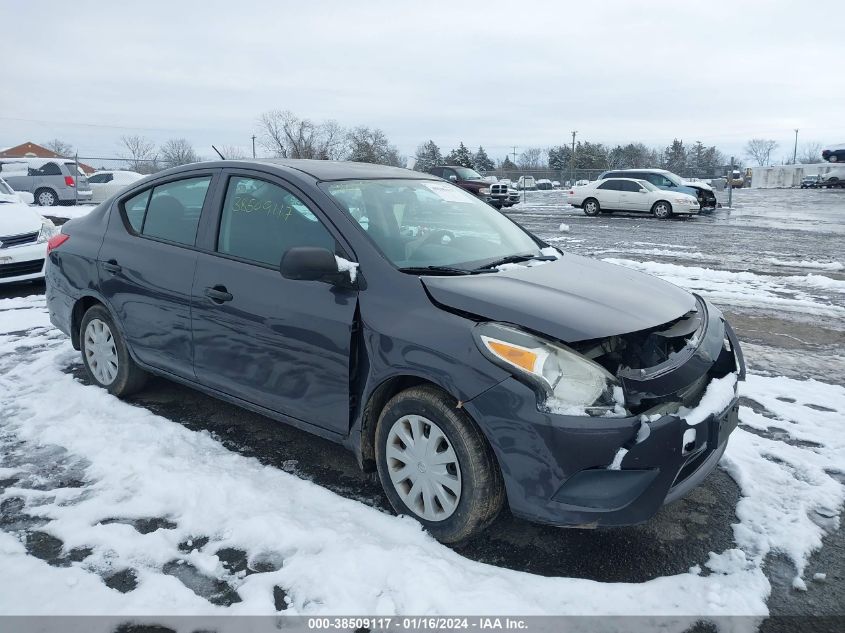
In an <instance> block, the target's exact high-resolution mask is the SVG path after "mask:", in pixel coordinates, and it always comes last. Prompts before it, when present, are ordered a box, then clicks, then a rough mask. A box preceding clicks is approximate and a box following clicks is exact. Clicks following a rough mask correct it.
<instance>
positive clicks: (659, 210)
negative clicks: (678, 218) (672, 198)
mask: <svg viewBox="0 0 845 633" xmlns="http://www.w3.org/2000/svg"><path fill="white" fill-rule="evenodd" d="M651 212H652V214H653V215H654V217H656V218H657V219H658V220H667V219H669V218H671V217H672V205H671V204H669V203H668V202H666V201H665V200H658V201H657V202H655V203H654V204H653V205H652V207H651Z"/></svg>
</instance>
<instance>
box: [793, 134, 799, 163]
mask: <svg viewBox="0 0 845 633" xmlns="http://www.w3.org/2000/svg"><path fill="white" fill-rule="evenodd" d="M797 157H798V128H795V147H794V148H793V149H792V164H793V165H794V164H795V160H796V158H797Z"/></svg>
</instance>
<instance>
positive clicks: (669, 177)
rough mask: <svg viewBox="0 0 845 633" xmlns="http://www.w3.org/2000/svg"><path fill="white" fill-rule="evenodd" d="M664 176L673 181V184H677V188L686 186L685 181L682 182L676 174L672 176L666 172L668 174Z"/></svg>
mask: <svg viewBox="0 0 845 633" xmlns="http://www.w3.org/2000/svg"><path fill="white" fill-rule="evenodd" d="M663 175H664V176H666V178H668V179H669V180H671V181H672V182H673V183H675V186H677V187H682V186H683V185H684V182H683V180H681V179H680V178H679V177H678V176H676V175H675V174H671V173H669V172H666V173H664V174H663Z"/></svg>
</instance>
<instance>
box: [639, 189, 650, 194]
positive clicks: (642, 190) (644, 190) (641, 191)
mask: <svg viewBox="0 0 845 633" xmlns="http://www.w3.org/2000/svg"><path fill="white" fill-rule="evenodd" d="M640 193H648V189H642V188H641V189H640Z"/></svg>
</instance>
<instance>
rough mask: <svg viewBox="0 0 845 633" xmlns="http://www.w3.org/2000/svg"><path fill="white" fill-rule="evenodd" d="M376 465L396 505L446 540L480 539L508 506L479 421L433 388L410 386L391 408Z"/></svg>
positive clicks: (382, 423)
mask: <svg viewBox="0 0 845 633" xmlns="http://www.w3.org/2000/svg"><path fill="white" fill-rule="evenodd" d="M376 463H377V465H378V473H379V479H380V480H381V484H382V486H383V487H384V491H385V494H387V498H388V499H389V500H390V504H391V505H392V506H393V508H394V509H395V510H396V512H397V513H399V514H407V515H410V516H412V517H414V518H415V519H417V521H419V522H420V523H422V524H423V526H425V528H426V529H427V530H428V531H429V532H431V534H432V535H433V536H434V537H435V538H437V539H438V540H440V541H442V542H444V543H455V542H458V541H462V540H465V539H467V538H469V537H471V536H474V535H476V534H478V533H479V532H481V531H482V530H483V529H484V528H485V527H487V526H488V525H489V524H490V523H491V522H492V521H493V519H495V518H496V515H497V514H498V513H499V511H500V510H501V508H502V505H503V504H504V499H505V493H504V484H503V483H502V477H501V474H500V472H499V468H498V465H497V464H496V460H495V458H494V456H493V452H492V450H491V449H490V447H489V446H488V444H487V441H486V439H485V438H484V436H483V434H482V433H481V431H480V429H479V428H478V427H477V426H476V424H475V423H474V422H473V421H472V419H470V418H469V416H468V415H466V413H465V412H464V411H463V410H461V409H458V408H457V407H456V406H455V400H454V398H451V397H449V396H448V395H447V394H445V393H443V392H442V391H440V390H439V389H437V388H435V387H433V386H421V387H412V388H411V389H407V390H405V391H403V392H401V393H399V394H397V395H396V396H394V397H393V398H392V399H391V400H390V401H389V402H388V403H387V405H386V406H385V408H384V410H383V411H382V413H381V416H380V417H379V422H378V427H377V428H376Z"/></svg>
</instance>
